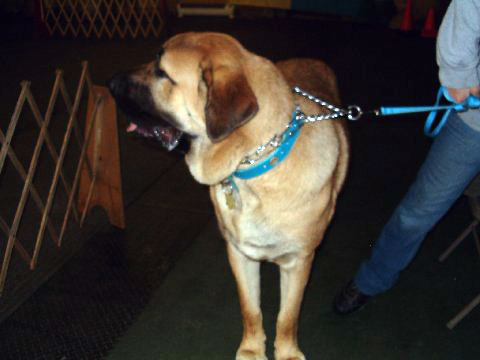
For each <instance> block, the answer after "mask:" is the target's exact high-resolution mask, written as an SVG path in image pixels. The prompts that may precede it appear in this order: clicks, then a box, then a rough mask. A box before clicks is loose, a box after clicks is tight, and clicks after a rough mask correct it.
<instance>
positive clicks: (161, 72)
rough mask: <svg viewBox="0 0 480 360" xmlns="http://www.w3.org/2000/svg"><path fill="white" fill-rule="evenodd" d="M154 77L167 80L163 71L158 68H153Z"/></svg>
mask: <svg viewBox="0 0 480 360" xmlns="http://www.w3.org/2000/svg"><path fill="white" fill-rule="evenodd" d="M155 76H156V77H159V78H168V75H167V73H166V72H165V71H163V69H160V68H159V67H156V68H155Z"/></svg>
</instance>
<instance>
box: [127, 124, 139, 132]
mask: <svg viewBox="0 0 480 360" xmlns="http://www.w3.org/2000/svg"><path fill="white" fill-rule="evenodd" d="M137 128H138V126H137V124H134V123H132V122H131V123H130V124H128V127H127V132H133V131H135V130H137Z"/></svg>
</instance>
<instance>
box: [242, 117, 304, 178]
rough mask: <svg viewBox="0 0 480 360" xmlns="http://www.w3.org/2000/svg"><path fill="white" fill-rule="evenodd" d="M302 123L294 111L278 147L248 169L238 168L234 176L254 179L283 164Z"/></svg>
mask: <svg viewBox="0 0 480 360" xmlns="http://www.w3.org/2000/svg"><path fill="white" fill-rule="evenodd" d="M302 125H303V122H301V121H300V120H299V119H297V112H296V111H294V112H293V118H292V121H291V122H290V125H289V126H288V128H287V130H286V131H285V132H284V133H283V135H282V139H281V143H280V145H279V146H278V147H277V149H276V150H275V151H274V152H272V153H271V154H270V155H269V156H268V157H267V158H266V159H265V160H263V161H261V162H260V163H258V164H256V165H254V166H251V167H249V168H247V169H240V170H236V171H235V172H234V173H233V176H235V177H237V178H239V179H243V180H248V179H253V178H255V177H257V176H260V175H263V174H265V173H266V172H268V171H270V170H272V169H273V168H275V167H276V166H278V165H279V164H281V163H282V161H283V160H285V158H286V157H287V156H288V154H289V153H290V150H292V147H293V145H294V144H295V142H296V140H297V138H298V135H300V130H301V128H302Z"/></svg>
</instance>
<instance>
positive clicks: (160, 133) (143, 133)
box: [127, 122, 183, 151]
mask: <svg viewBox="0 0 480 360" xmlns="http://www.w3.org/2000/svg"><path fill="white" fill-rule="evenodd" d="M127 132H128V133H134V134H136V135H138V136H140V137H142V138H144V139H148V140H151V141H155V142H157V143H160V144H161V145H162V146H163V147H165V148H166V149H167V150H168V151H171V150H173V149H175V147H176V146H177V145H178V143H179V141H180V138H181V137H182V135H183V132H181V131H180V130H178V129H176V128H174V127H173V126H168V125H153V126H142V125H141V124H136V123H134V122H131V123H130V124H129V125H128V127H127Z"/></svg>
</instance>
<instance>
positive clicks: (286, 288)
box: [275, 253, 314, 360]
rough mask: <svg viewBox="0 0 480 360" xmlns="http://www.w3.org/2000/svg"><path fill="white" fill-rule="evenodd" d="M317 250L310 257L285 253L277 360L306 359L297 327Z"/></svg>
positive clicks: (277, 337)
mask: <svg viewBox="0 0 480 360" xmlns="http://www.w3.org/2000/svg"><path fill="white" fill-rule="evenodd" d="M313 258H314V253H311V254H309V255H307V256H304V257H300V256H292V255H285V256H284V258H282V259H279V260H278V261H277V263H278V265H279V267H280V291H281V300H280V311H279V313H278V318H277V334H276V338H275V360H305V356H304V355H303V353H302V352H301V351H300V349H299V348H298V343H297V328H298V318H299V314H300V307H301V304H302V299H303V293H304V290H305V286H306V284H307V282H308V277H309V274H310V268H311V266H312V261H313Z"/></svg>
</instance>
